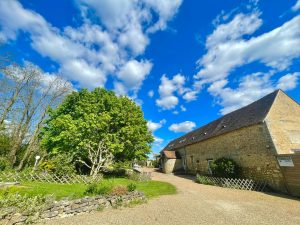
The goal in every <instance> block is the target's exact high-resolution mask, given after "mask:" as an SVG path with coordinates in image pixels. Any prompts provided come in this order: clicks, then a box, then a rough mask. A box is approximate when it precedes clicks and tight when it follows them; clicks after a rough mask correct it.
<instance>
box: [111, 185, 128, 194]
mask: <svg viewBox="0 0 300 225" xmlns="http://www.w3.org/2000/svg"><path fill="white" fill-rule="evenodd" d="M127 193H128V190H127V188H126V187H125V186H115V187H114V188H113V189H112V191H111V194H112V195H117V196H121V195H125V194H127Z"/></svg>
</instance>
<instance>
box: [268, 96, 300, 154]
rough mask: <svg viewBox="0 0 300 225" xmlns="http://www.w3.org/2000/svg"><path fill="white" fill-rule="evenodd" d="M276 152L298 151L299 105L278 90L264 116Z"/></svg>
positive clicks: (299, 139)
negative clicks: (265, 116) (268, 110)
mask: <svg viewBox="0 0 300 225" xmlns="http://www.w3.org/2000/svg"><path fill="white" fill-rule="evenodd" d="M266 122H267V125H268V127H269V131H270V133H271V136H272V138H273V141H274V144H275V146H276V150H277V153H278V154H291V153H293V150H299V151H300V105H299V104H298V103H296V102H295V101H294V100H292V99H291V98H290V97H288V96H287V95H286V94H284V93H283V92H279V94H278V95H277V97H276V99H275V102H274V104H273V106H272V108H271V110H270V112H269V113H268V116H267V118H266Z"/></svg>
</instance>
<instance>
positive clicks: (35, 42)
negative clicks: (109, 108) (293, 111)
mask: <svg viewBox="0 0 300 225" xmlns="http://www.w3.org/2000/svg"><path fill="white" fill-rule="evenodd" d="M299 13H300V0H298V1H297V0H278V1H276V3H274V1H273V2H271V1H269V0H249V1H237V0H228V1H220V0H211V1H196V0H164V1H161V0H140V1H137V0H73V1H72V0H69V1H67V0H66V1H60V0H52V1H34V0H21V1H16V0H1V1H0V39H1V41H2V43H4V46H3V48H4V49H5V50H9V51H10V52H12V53H13V54H14V56H15V58H16V59H17V60H18V61H19V62H21V63H22V62H25V61H28V62H31V63H33V64H35V65H36V66H38V67H40V68H41V69H42V70H43V71H45V76H55V75H58V76H61V77H63V78H64V79H66V80H68V81H70V82H71V83H72V84H73V86H74V88H77V89H80V88H83V87H87V88H89V89H93V88H95V87H97V86H102V87H106V88H108V89H112V90H114V91H116V92H117V93H118V94H120V95H127V96H129V97H131V98H132V99H134V101H136V102H137V103H138V104H140V105H141V107H142V109H143V111H144V114H145V118H146V119H147V120H148V121H149V122H148V125H149V129H151V130H152V131H153V134H154V136H155V137H156V142H155V143H154V145H153V150H154V152H158V151H160V150H161V149H162V148H163V147H164V146H165V145H166V144H167V143H168V141H170V140H172V139H174V138H176V137H178V136H181V135H183V134H184V133H186V132H188V131H190V130H192V129H195V128H196V127H199V126H202V125H204V124H206V123H208V122H210V121H212V120H214V119H216V118H218V117H220V116H222V115H224V114H226V113H228V112H231V111H233V110H235V109H237V108H239V107H242V106H244V105H247V104H249V103H251V102H252V101H255V100H257V99H259V98H260V97H262V96H264V95H266V94H268V93H270V92H272V91H274V90H275V89H278V88H281V89H282V90H284V91H286V92H287V93H288V94H289V95H290V96H291V97H293V98H294V99H295V100H296V101H298V102H300V88H299V85H298V80H299V77H300V15H299Z"/></svg>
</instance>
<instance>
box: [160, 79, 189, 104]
mask: <svg viewBox="0 0 300 225" xmlns="http://www.w3.org/2000/svg"><path fill="white" fill-rule="evenodd" d="M160 80H161V84H160V85H159V88H158V93H159V95H160V98H159V99H157V100H156V105H158V106H159V107H161V108H162V109H164V110H168V109H173V108H175V107H176V105H178V103H179V99H178V97H177V96H175V93H177V94H178V95H183V94H184V93H185V92H186V88H185V87H184V85H185V77H184V76H183V75H181V74H176V75H175V76H174V77H173V78H172V79H169V78H168V77H166V75H163V76H162V77H161V79H160Z"/></svg>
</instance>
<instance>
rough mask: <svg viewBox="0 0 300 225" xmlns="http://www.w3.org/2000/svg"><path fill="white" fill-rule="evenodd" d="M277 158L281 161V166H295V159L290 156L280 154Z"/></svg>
mask: <svg viewBox="0 0 300 225" xmlns="http://www.w3.org/2000/svg"><path fill="white" fill-rule="evenodd" d="M277 160H278V163H279V165H280V166H283V167H294V163H293V160H292V158H291V157H289V156H278V157H277Z"/></svg>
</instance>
